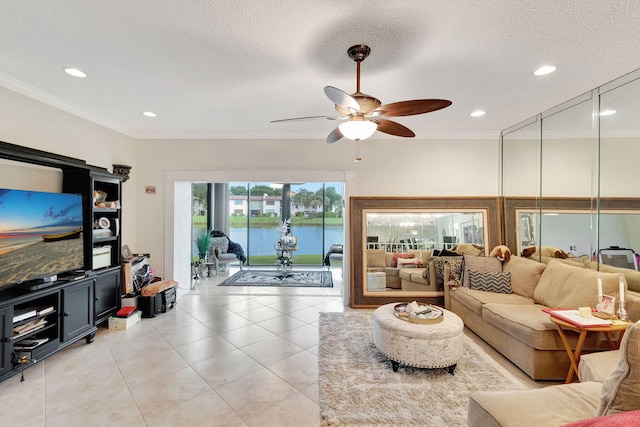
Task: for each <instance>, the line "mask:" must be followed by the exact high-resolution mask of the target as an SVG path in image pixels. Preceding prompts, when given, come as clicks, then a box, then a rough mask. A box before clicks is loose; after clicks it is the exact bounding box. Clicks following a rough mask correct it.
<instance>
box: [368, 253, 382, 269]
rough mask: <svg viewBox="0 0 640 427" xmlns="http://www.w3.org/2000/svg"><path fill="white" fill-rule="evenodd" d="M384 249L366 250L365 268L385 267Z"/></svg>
mask: <svg viewBox="0 0 640 427" xmlns="http://www.w3.org/2000/svg"><path fill="white" fill-rule="evenodd" d="M384 257H385V254H384V249H367V267H382V268H384V267H385V265H386V264H385V260H384Z"/></svg>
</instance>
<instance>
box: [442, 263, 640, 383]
mask: <svg viewBox="0 0 640 427" xmlns="http://www.w3.org/2000/svg"><path fill="white" fill-rule="evenodd" d="M468 257H469V255H465V263H464V265H468V264H469V263H468V262H467V261H470V260H468ZM499 268H500V267H499ZM463 270H464V268H463ZM500 272H501V273H509V275H510V284H511V290H512V293H496V292H490V291H483V290H476V289H470V288H469V287H467V286H461V282H460V279H459V278H458V277H453V276H452V273H451V268H450V267H449V266H445V280H446V281H447V286H445V307H446V308H448V309H450V310H451V311H453V312H454V313H456V314H457V315H458V316H460V317H461V318H462V320H463V321H464V324H465V325H466V326H467V327H468V328H469V329H471V330H472V331H473V332H475V333H476V334H477V335H479V336H480V337H481V338H482V339H484V340H485V341H486V342H487V343H489V344H490V345H491V346H493V347H494V348H495V349H497V350H498V351H499V352H500V353H502V354H503V355H504V356H505V357H507V358H508V359H509V360H511V361H512V362H513V363H514V364H515V365H517V366H518V367H519V368H520V369H522V370H523V371H524V372H525V373H527V374H528V375H529V376H530V377H531V378H533V379H535V380H563V379H565V377H566V375H567V372H568V369H569V358H568V357H567V354H566V352H565V350H564V347H563V345H562V342H561V340H560V337H559V335H558V333H557V330H556V326H555V324H554V323H552V322H551V321H550V320H549V315H548V314H547V313H545V312H543V311H542V310H543V309H545V308H561V307H562V308H577V307H581V306H594V305H595V300H596V296H597V277H598V275H600V277H601V279H602V283H603V291H604V294H606V295H612V296H615V297H616V300H618V295H617V294H618V289H619V273H617V272H616V273H613V272H601V273H598V272H597V271H595V270H593V269H591V268H585V267H584V266H583V265H582V264H579V263H575V262H572V261H566V260H550V261H549V262H548V264H545V263H542V262H537V261H533V260H529V259H526V258H522V257H511V259H510V260H509V261H505V262H504V263H502V264H501V270H500ZM629 273H635V272H633V271H629ZM464 274H465V273H464V272H463V275H464ZM467 274H468V270H467ZM626 300H627V311H628V312H629V316H630V318H631V319H632V320H634V321H636V320H638V319H639V318H640V293H638V292H636V289H632V290H629V291H628V292H626ZM567 337H568V339H569V341H570V343H571V344H572V345H573V346H574V347H575V344H576V342H577V337H578V334H576V333H572V332H571V331H567ZM607 348H608V346H607V345H606V341H604V340H603V338H602V337H601V336H600V334H589V335H588V336H587V340H586V342H585V345H584V351H585V352H589V351H590V350H603V349H607Z"/></svg>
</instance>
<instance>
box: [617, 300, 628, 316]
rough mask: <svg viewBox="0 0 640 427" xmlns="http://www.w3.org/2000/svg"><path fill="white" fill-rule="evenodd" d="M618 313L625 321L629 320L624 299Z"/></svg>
mask: <svg viewBox="0 0 640 427" xmlns="http://www.w3.org/2000/svg"><path fill="white" fill-rule="evenodd" d="M616 314H617V315H618V319H620V320H624V321H626V320H627V310H625V308H624V301H620V306H619V308H618V312H617V313H616Z"/></svg>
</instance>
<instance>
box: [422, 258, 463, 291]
mask: <svg viewBox="0 0 640 427" xmlns="http://www.w3.org/2000/svg"><path fill="white" fill-rule="evenodd" d="M445 262H447V263H449V265H450V268H451V278H452V279H454V280H455V279H458V278H459V277H460V271H461V270H462V257H461V256H459V255H458V256H434V257H431V258H429V266H428V267H427V268H426V269H425V271H424V272H423V273H422V275H423V277H424V275H425V274H426V277H427V278H428V277H430V272H431V269H435V273H436V282H437V283H436V284H437V285H438V289H440V288H442V289H444V264H445Z"/></svg>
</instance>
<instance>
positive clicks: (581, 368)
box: [578, 350, 620, 383]
mask: <svg viewBox="0 0 640 427" xmlns="http://www.w3.org/2000/svg"><path fill="white" fill-rule="evenodd" d="M618 359H620V350H609V351H596V352H595V353H589V354H583V355H581V356H580V364H579V365H578V378H579V379H580V381H597V382H599V383H603V382H604V380H606V379H607V377H608V376H609V374H611V371H613V369H614V368H615V367H616V365H617V364H618Z"/></svg>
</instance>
